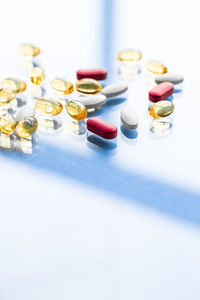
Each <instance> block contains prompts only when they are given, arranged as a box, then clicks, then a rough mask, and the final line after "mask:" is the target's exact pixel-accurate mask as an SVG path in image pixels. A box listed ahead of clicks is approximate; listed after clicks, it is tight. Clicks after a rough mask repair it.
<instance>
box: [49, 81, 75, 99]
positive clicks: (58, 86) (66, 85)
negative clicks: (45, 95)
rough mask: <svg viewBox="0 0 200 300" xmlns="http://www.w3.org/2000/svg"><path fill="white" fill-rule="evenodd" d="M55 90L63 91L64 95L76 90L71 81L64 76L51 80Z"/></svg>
mask: <svg viewBox="0 0 200 300" xmlns="http://www.w3.org/2000/svg"><path fill="white" fill-rule="evenodd" d="M51 86H52V88H53V89H54V90H56V91H58V92H61V93H63V94H64V95H68V94H71V93H72V92H73V91H74V86H73V83H72V82H71V81H66V80H64V79H62V78H55V79H53V80H52V82H51Z"/></svg>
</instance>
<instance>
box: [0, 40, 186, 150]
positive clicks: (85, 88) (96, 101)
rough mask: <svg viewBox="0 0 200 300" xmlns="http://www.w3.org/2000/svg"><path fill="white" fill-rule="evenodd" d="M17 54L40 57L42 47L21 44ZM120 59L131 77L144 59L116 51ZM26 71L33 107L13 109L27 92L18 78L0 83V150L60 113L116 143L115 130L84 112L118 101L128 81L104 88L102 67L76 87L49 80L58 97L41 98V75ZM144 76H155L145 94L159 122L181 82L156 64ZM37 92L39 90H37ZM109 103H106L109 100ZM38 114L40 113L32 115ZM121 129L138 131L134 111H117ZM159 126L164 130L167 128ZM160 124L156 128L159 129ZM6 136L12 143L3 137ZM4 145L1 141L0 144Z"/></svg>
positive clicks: (33, 68) (81, 76)
mask: <svg viewBox="0 0 200 300" xmlns="http://www.w3.org/2000/svg"><path fill="white" fill-rule="evenodd" d="M19 52H20V54H21V55H22V56H23V57H28V58H31V59H33V58H35V57H36V56H38V55H39V54H40V52H41V51H40V48H38V47H37V46H35V45H32V44H22V45H21V46H20V47H19ZM118 58H119V60H120V62H121V64H122V65H121V67H120V69H119V72H120V73H122V72H124V71H125V72H126V73H128V74H131V73H132V72H133V70H135V69H136V68H135V64H137V63H138V62H139V61H140V60H141V59H142V53H141V51H139V50H136V49H128V50H123V51H121V52H120V53H119V55H118ZM27 63H28V68H29V69H30V73H29V79H30V81H31V84H32V85H33V86H34V87H35V90H34V94H33V97H34V98H35V99H36V101H35V102H34V105H30V104H29V105H26V106H24V107H23V108H21V109H19V110H18V111H17V112H15V110H14V112H13V111H12V109H11V107H12V106H10V105H11V104H12V103H14V101H16V99H17V98H18V95H19V94H21V93H23V92H24V91H25V90H26V89H27V83H26V82H25V81H24V80H22V79H19V78H14V77H13V78H11V77H9V78H5V79H3V80H2V81H1V89H0V110H1V111H0V112H1V114H0V132H1V133H2V135H3V136H4V138H3V146H4V148H9V145H10V142H12V141H13V140H14V139H15V138H16V137H18V138H20V139H21V140H24V139H27V140H30V139H32V136H33V134H34V133H35V132H36V131H37V129H38V127H44V126H46V125H47V126H48V123H50V121H51V119H48V118H47V119H45V118H41V115H46V116H50V118H53V117H55V116H57V115H59V114H60V113H61V112H62V111H65V112H66V114H68V115H69V116H70V118H72V119H73V120H74V122H75V123H77V124H80V122H82V121H84V120H85V119H86V118H87V121H86V127H87V130H88V131H89V132H92V133H94V134H96V135H98V136H100V137H102V138H104V139H114V138H116V137H117V127H116V126H115V125H113V124H111V123H109V122H107V121H105V120H103V119H101V118H99V117H90V118H88V114H90V113H91V112H94V111H96V110H99V109H101V107H102V106H104V105H105V104H106V102H107V99H108V98H113V97H117V96H119V95H121V94H123V93H125V92H126V91H127V90H128V83H126V82H118V83H112V84H109V85H107V86H105V87H103V88H102V84H101V81H103V80H105V79H106V78H107V70H106V69H103V68H101V69H85V70H78V71H77V72H76V77H77V80H78V81H77V83H76V84H75V88H74V84H73V83H72V82H71V81H70V80H66V79H64V78H58V77H56V78H53V79H52V81H51V88H52V89H53V90H54V91H55V92H57V93H58V96H57V97H56V98H53V97H44V96H43V92H42V91H43V90H42V84H43V82H44V81H45V71H44V70H43V68H41V67H40V66H38V65H37V64H34V63H32V61H31V60H28V61H27ZM146 68H147V70H148V72H151V73H152V74H155V75H156V77H155V84H156V85H155V87H153V88H152V89H151V90H150V91H149V101H150V102H151V105H150V107H149V114H150V116H151V117H153V118H154V119H163V118H165V117H167V116H169V115H170V114H171V113H172V112H173V110H174V105H173V103H172V101H170V100H169V99H168V97H170V96H171V95H172V94H173V92H174V85H178V84H181V83H182V82H183V80H184V78H183V76H181V75H179V74H168V73H167V72H168V70H167V67H166V66H165V65H164V64H162V63H160V62H158V61H149V62H147V64H146ZM37 88H38V89H37ZM74 90H76V91H77V93H76V95H75V96H74V97H73V98H71V99H66V98H64V101H63V100H62V99H61V98H60V97H59V95H64V96H66V95H67V96H68V95H71V94H72V93H73V92H74ZM108 101H109V100H108ZM36 114H38V115H36ZM120 119H121V123H122V126H124V127H125V128H126V129H127V130H136V129H137V127H138V116H137V113H136V112H135V110H134V109H132V108H129V107H128V106H125V107H123V108H122V109H121V111H120ZM164 124H165V122H163V124H162V126H166V124H165V125H164ZM157 126H158V125H157ZM6 136H7V137H8V136H9V137H10V139H8V138H6ZM0 145H1V146H2V142H1V141H0Z"/></svg>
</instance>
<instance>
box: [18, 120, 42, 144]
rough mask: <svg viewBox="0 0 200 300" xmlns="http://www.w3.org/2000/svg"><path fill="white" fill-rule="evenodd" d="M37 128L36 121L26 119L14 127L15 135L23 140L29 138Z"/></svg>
mask: <svg viewBox="0 0 200 300" xmlns="http://www.w3.org/2000/svg"><path fill="white" fill-rule="evenodd" d="M37 128H38V121H37V119H36V118H35V117H27V118H25V119H23V120H21V121H20V122H19V123H18V124H17V127H16V133H17V134H18V135H19V136H20V137H21V138H24V139H27V138H29V137H30V136H31V135H32V134H34V133H35V131H36V130H37Z"/></svg>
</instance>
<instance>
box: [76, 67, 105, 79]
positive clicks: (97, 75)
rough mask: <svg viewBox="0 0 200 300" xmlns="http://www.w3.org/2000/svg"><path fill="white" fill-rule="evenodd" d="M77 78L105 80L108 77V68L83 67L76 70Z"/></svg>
mask: <svg viewBox="0 0 200 300" xmlns="http://www.w3.org/2000/svg"><path fill="white" fill-rule="evenodd" d="M76 76H77V79H78V80H80V79H83V78H92V79H96V80H104V79H106V78H107V70H106V69H83V70H78V71H77V72H76Z"/></svg>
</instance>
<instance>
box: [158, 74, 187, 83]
mask: <svg viewBox="0 0 200 300" xmlns="http://www.w3.org/2000/svg"><path fill="white" fill-rule="evenodd" d="M183 81H184V77H183V75H180V74H170V73H168V74H164V75H160V76H157V77H156V78H155V82H156V83H157V84H159V83H162V82H171V83H173V84H180V83H182V82H183Z"/></svg>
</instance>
